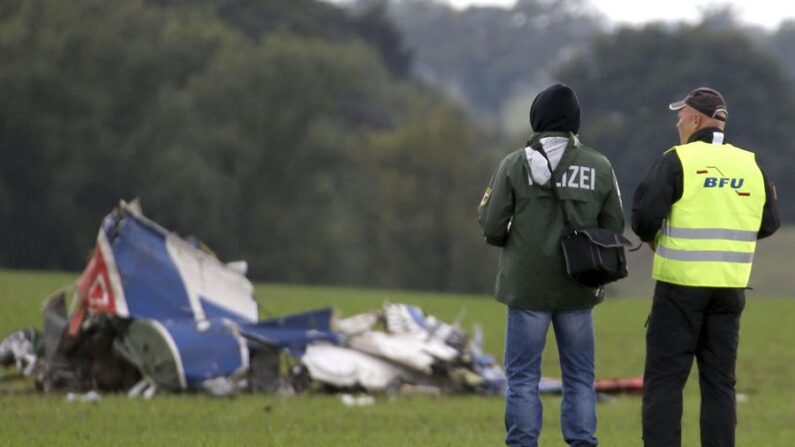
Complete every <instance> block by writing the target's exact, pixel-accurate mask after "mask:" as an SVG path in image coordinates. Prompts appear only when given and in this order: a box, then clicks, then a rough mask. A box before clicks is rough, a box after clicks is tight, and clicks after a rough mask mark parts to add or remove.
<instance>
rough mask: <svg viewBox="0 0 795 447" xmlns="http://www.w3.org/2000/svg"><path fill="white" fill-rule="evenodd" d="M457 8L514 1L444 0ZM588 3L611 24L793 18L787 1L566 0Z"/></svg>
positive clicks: (764, 22)
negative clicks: (725, 13) (716, 10)
mask: <svg viewBox="0 0 795 447" xmlns="http://www.w3.org/2000/svg"><path fill="white" fill-rule="evenodd" d="M444 1H447V2H448V3H451V4H453V5H454V6H457V7H465V6H467V5H471V4H478V5H484V4H491V5H502V6H510V5H513V4H514V3H515V0H444ZM567 1H573V2H578V1H582V2H590V3H591V5H593V6H594V7H595V8H596V9H598V10H600V11H602V12H603V13H604V14H605V15H606V16H607V17H608V18H609V19H610V20H612V21H613V22H628V23H633V24H638V23H643V22H648V21H651V20H687V21H697V20H698V18H699V17H700V16H701V11H702V10H703V9H704V8H709V7H710V6H715V5H726V4H729V5H732V7H733V9H734V10H735V11H736V12H737V17H738V18H739V19H740V21H742V22H745V23H749V24H756V25H761V26H764V27H767V28H775V27H777V26H778V24H779V23H780V22H781V21H782V20H785V19H788V18H789V19H792V18H795V2H791V1H787V0H725V1H714V0H656V1H627V0H567Z"/></svg>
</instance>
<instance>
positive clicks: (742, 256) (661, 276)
mask: <svg viewBox="0 0 795 447" xmlns="http://www.w3.org/2000/svg"><path fill="white" fill-rule="evenodd" d="M669 107H670V109H671V110H678V111H679V120H678V122H677V123H676V128H677V130H678V131H679V140H680V142H681V144H680V145H679V146H675V147H673V148H672V149H670V150H669V151H667V152H665V153H664V154H663V155H662V157H660V158H659V159H658V160H657V162H656V163H655V164H654V166H652V168H651V169H650V170H649V172H648V173H647V174H646V176H645V177H644V179H643V181H642V182H641V184H640V186H638V189H637V191H636V192H635V197H634V201H633V205H632V229H633V230H634V231H635V233H636V234H637V235H638V236H639V237H640V238H641V239H642V240H643V241H645V242H647V243H648V244H649V245H650V247H651V248H652V249H653V250H654V252H655V253H654V267H653V273H652V274H653V276H654V279H656V280H657V283H656V286H655V290H654V299H653V304H652V309H651V314H650V315H649V320H648V326H647V331H646V367H645V371H644V376H643V387H644V393H643V441H644V445H645V446H646V447H678V446H681V418H682V389H683V387H684V385H685V382H686V381H687V377H688V375H689V373H690V368H691V366H692V364H693V357H695V358H696V360H697V362H698V372H699V385H700V389H701V418H700V421H701V445H702V446H704V447H707V446H709V447H730V446H734V432H735V426H736V423H737V416H736V409H735V405H736V401H735V392H734V384H735V372H734V370H735V363H736V360H737V344H738V341H739V326H740V314H741V313H742V310H743V307H744V306H745V289H746V288H747V287H748V279H749V277H750V274H751V263H752V261H753V256H754V249H755V246H756V240H757V239H761V238H764V237H767V236H770V235H771V234H773V233H774V232H775V231H776V230H777V229H778V227H779V219H778V212H777V210H776V193H775V187H774V186H773V185H772V184H771V183H769V182H768V181H767V179H766V177H765V174H764V173H763V172H762V170H761V169H760V168H759V165H758V164H757V162H756V158H755V155H754V153H753V152H750V151H747V150H744V149H740V148H738V147H735V146H733V145H731V144H730V143H728V141H727V138H726V136H725V134H724V131H723V129H724V126H725V124H726V119H727V118H728V116H729V111H728V108H727V107H726V102H725V101H724V99H723V96H721V94H720V93H718V92H717V91H715V90H713V89H711V88H706V87H702V88H698V89H695V90H693V91H691V92H690V93H688V95H687V96H686V97H685V98H684V99H682V100H681V101H678V102H675V103H672V104H671V105H670V106H669Z"/></svg>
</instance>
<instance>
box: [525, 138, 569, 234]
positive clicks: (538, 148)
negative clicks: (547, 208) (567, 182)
mask: <svg viewBox="0 0 795 447" xmlns="http://www.w3.org/2000/svg"><path fill="white" fill-rule="evenodd" d="M530 148H531V149H533V150H534V151H536V152H538V153H539V154H541V156H542V157H544V160H546V161H547V167H548V168H549V183H550V186H552V194H553V195H554V196H555V200H557V201H558V203H560V210H561V211H562V212H563V225H565V226H567V227H569V228H571V229H572V230H574V229H575V228H574V227H573V226H572V225H571V220H570V219H569V213H567V212H566V204H565V203H564V202H563V200H560V195H559V194H558V185H557V183H556V182H555V171H554V170H553V169H552V163H551V162H550V161H549V157H547V153H546V151H544V146H542V145H541V142H540V141H536V142H535V144H532V145H530ZM531 169H532V168H531Z"/></svg>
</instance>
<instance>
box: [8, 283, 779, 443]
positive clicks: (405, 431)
mask: <svg viewBox="0 0 795 447" xmlns="http://www.w3.org/2000/svg"><path fill="white" fill-rule="evenodd" d="M75 276H76V275H74V274H57V273H46V274H45V273H35V272H33V273H30V272H14V271H0V336H4V335H5V334H7V333H8V332H10V331H11V330H14V329H17V328H19V327H22V326H36V327H41V316H40V307H41V301H42V299H43V298H44V297H45V296H47V295H48V294H49V293H50V292H52V291H54V290H55V289H57V288H59V287H60V286H62V285H64V284H67V283H69V282H71V281H73V280H74V279H75ZM256 294H257V297H258V299H259V300H260V303H261V312H262V316H263V317H266V316H268V314H271V315H282V314H285V313H289V312H294V311H301V310H306V309H310V308H317V307H323V306H333V307H335V308H336V309H338V310H339V311H341V312H342V313H343V314H344V315H352V314H355V313H358V312H361V311H366V310H370V309H373V308H377V307H378V306H379V305H380V304H381V303H382V302H383V301H384V300H390V301H393V302H406V303H413V304H418V305H420V306H422V307H423V308H424V309H425V310H426V311H427V312H429V313H432V314H435V315H436V316H437V317H440V318H442V319H443V320H446V321H452V320H453V319H454V318H455V317H456V316H457V315H458V314H459V313H460V312H461V311H462V310H463V311H465V312H466V314H465V317H464V320H463V321H464V325H465V328H467V329H471V325H472V323H474V322H476V321H480V322H481V323H482V324H483V327H484V330H485V334H486V347H487V350H488V351H489V352H491V353H494V354H497V355H498V357H501V353H502V348H503V346H502V335H503V330H504V317H505V309H504V307H503V306H502V305H499V304H497V303H495V302H493V301H492V300H490V299H488V298H486V297H482V296H466V295H446V294H427V293H425V294H423V293H408V292H400V291H379V290H354V289H343V288H308V287H296V286H283V285H269V284H259V285H257V289H256ZM648 309H649V301H648V300H646V299H608V301H607V302H605V303H604V304H602V305H600V306H598V307H597V308H596V310H595V323H596V331H597V375H598V376H599V377H600V378H610V377H631V376H637V375H640V374H641V373H642V369H643V350H644V344H643V335H644V328H643V324H644V322H645V320H646V315H647V313H648ZM792 315H795V300H792V299H783V298H782V299H759V298H750V299H749V300H748V305H747V307H746V312H745V314H744V317H743V326H742V334H741V347H740V360H739V362H738V378H739V382H738V390H739V392H741V393H743V394H744V395H745V396H746V400H745V401H744V402H742V403H740V404H739V407H738V408H739V410H738V411H739V426H738V445H740V446H764V447H776V446H782V447H784V446H787V447H789V446H791V445H793V440H795V373H793V371H792V366H793V365H795V349H792V346H793V340H795V325H793V324H792V321H791V320H792ZM544 372H545V374H546V375H549V376H555V377H557V376H559V374H560V373H559V368H558V366H557V353H556V348H555V343H554V339H552V338H550V339H549V341H548V344H547V351H546V355H545V357H544ZM0 375H2V377H0V408H2V410H0V446H5V445H8V446H28V445H31V446H38V445H41V446H53V445H58V446H72V445H103V446H139V445H169V446H227V445H228V446H236V447H239V446H253V445H257V446H332V447H333V446H345V447H348V446H370V445H379V446H396V447H397V446H406V445H417V446H485V445H494V446H497V445H502V437H503V431H502V430H503V429H502V405H503V402H502V399H501V398H500V397H478V396H445V397H433V396H403V397H398V398H394V399H390V398H388V397H386V396H377V397H376V403H375V405H373V406H369V407H358V408H349V407H345V406H343V405H342V403H341V402H340V400H339V398H338V397H336V396H326V395H301V396H292V397H279V396H268V395H253V396H242V397H238V398H235V399H212V398H208V397H205V396H197V395H194V396H175V395H158V396H156V397H155V398H154V399H152V400H150V401H146V400H129V399H127V398H126V397H123V396H103V398H102V400H101V401H100V402H95V403H70V402H67V400H66V399H65V398H64V395H62V394H55V395H49V396H44V395H39V394H36V393H35V392H33V391H32V389H31V388H32V385H31V384H30V383H29V382H27V381H24V380H19V379H16V378H14V371H13V370H5V371H2V370H0ZM693 379H695V377H691V381H690V383H689V384H688V387H687V389H686V405H685V417H684V434H683V439H684V445H685V446H697V445H699V442H698V405H699V399H698V389H697V385H696V382H697V380H693ZM544 406H545V413H544V425H545V428H544V432H543V435H542V440H541V446H542V447H546V446H560V445H563V444H564V443H563V441H562V439H561V435H560V433H559V427H560V426H559V422H558V419H559V410H560V398H559V397H557V396H548V397H545V398H544ZM598 411H599V413H598V417H599V432H598V436H599V438H600V441H601V445H605V446H610V447H624V446H626V447H630V446H633V447H634V446H638V445H641V441H640V399H639V398H638V397H636V396H621V397H618V398H616V399H614V400H612V401H610V402H606V403H602V404H600V405H599V410H598Z"/></svg>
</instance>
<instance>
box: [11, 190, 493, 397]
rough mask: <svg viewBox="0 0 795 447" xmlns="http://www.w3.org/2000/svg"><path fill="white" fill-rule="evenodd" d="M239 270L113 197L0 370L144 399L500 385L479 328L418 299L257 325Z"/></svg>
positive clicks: (43, 383)
mask: <svg viewBox="0 0 795 447" xmlns="http://www.w3.org/2000/svg"><path fill="white" fill-rule="evenodd" d="M246 270H247V266H246V264H245V262H232V263H223V262H221V261H220V260H218V259H217V258H216V257H215V256H214V255H213V254H212V253H211V252H209V250H207V249H203V247H202V245H201V244H200V243H198V242H195V241H192V240H190V239H189V240H185V239H182V238H180V237H179V236H177V235H176V234H175V233H172V232H170V231H168V230H166V229H164V228H163V227H161V226H160V225H158V224H157V223H155V222H153V221H152V220H150V219H148V218H147V217H145V216H144V215H143V213H142V212H141V209H140V206H139V205H138V204H137V203H136V202H132V203H126V202H123V201H122V202H121V203H120V205H119V206H118V207H117V208H116V209H115V210H114V211H113V212H111V213H110V214H109V215H108V216H106V217H105V218H104V220H103V221H102V224H101V226H100V229H99V233H98V235H97V240H96V247H95V249H94V252H93V256H92V258H91V259H90V261H89V262H88V265H87V266H86V268H85V270H84V271H83V273H82V274H81V275H80V277H79V278H78V280H77V281H76V283H75V284H74V285H71V286H68V287H66V288H64V289H62V290H60V291H58V292H57V293H55V294H53V295H52V296H50V297H49V298H47V299H46V301H45V304H44V325H43V331H42V332H40V331H37V330H34V329H22V330H19V331H16V332H14V333H12V334H11V335H9V336H8V337H7V338H6V339H5V340H4V341H3V342H2V344H0V365H5V366H9V365H12V364H14V363H16V364H17V366H18V367H19V369H20V371H22V372H23V373H24V374H25V375H28V376H31V377H33V378H34V379H35V381H36V384H37V386H38V387H39V388H40V389H41V390H43V391H54V390H64V391H71V392H86V391H96V392H106V391H118V392H128V393H129V394H130V395H133V396H139V395H142V396H147V397H150V396H152V395H153V394H154V393H156V392H158V391H162V390H167V391H169V392H182V391H206V392H209V393H211V394H214V395H228V394H234V393H239V392H245V391H252V392H287V393H292V392H300V391H303V390H306V389H311V388H312V387H322V388H324V389H337V390H365V391H388V392H399V391H401V390H406V389H423V390H426V391H427V390H432V391H433V392H479V393H493V394H499V393H502V392H503V390H504V386H505V376H504V374H503V371H502V369H501V368H500V367H499V366H498V365H497V364H496V363H495V360H494V357H492V356H489V355H487V354H485V353H483V352H482V349H481V344H482V332H481V331H480V330H476V331H475V334H474V336H470V335H469V334H466V333H465V332H464V331H462V330H461V329H460V327H459V326H458V324H454V325H450V324H447V323H444V322H441V321H439V320H438V319H436V318H435V317H433V316H430V315H426V314H425V313H424V312H423V311H422V309H420V308H419V307H416V306H410V305H404V304H391V303H385V304H384V305H383V307H382V308H381V309H379V310H376V311H373V312H369V313H365V314H360V315H355V316H352V317H349V318H346V319H340V318H337V317H336V315H335V313H334V312H333V309H331V308H325V309H317V310H310V311H307V312H303V313H299V314H295V315H287V316H282V317H279V318H273V319H268V320H259V313H258V305H257V301H256V300H255V299H254V294H253V292H254V288H253V286H252V284H251V282H250V281H249V280H248V279H247V278H246ZM412 387H413V388H412Z"/></svg>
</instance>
